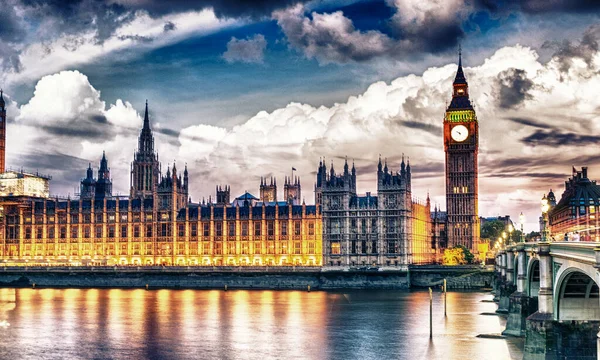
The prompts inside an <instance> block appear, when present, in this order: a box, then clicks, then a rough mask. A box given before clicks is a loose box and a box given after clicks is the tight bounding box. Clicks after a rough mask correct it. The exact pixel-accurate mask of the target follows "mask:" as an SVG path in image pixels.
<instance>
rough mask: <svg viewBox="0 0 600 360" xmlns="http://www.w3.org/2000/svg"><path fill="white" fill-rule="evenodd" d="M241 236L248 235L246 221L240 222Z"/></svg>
mask: <svg viewBox="0 0 600 360" xmlns="http://www.w3.org/2000/svg"><path fill="white" fill-rule="evenodd" d="M242 236H248V222H247V221H243V222H242Z"/></svg>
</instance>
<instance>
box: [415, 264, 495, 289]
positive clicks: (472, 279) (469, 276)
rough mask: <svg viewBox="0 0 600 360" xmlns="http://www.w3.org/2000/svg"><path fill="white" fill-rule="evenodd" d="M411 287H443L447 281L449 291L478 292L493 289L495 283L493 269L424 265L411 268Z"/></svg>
mask: <svg viewBox="0 0 600 360" xmlns="http://www.w3.org/2000/svg"><path fill="white" fill-rule="evenodd" d="M409 272H410V285H411V287H436V286H441V285H442V284H443V283H444V279H446V286H447V287H448V289H449V290H476V289H484V288H485V289H487V288H491V287H492V284H493V281H494V276H495V275H494V270H493V267H481V266H478V265H472V266H469V265H465V266H443V265H423V266H411V267H410V268H409Z"/></svg>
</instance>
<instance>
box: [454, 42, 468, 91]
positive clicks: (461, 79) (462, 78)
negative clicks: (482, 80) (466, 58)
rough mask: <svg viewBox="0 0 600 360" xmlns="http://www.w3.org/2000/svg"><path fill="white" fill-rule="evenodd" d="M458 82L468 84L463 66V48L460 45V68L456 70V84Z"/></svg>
mask: <svg viewBox="0 0 600 360" xmlns="http://www.w3.org/2000/svg"><path fill="white" fill-rule="evenodd" d="M458 84H465V85H466V84H467V79H466V78H465V73H464V72H463V68H462V49H461V47H460V46H459V47H458V70H457V71H456V77H455V78H454V85H458Z"/></svg>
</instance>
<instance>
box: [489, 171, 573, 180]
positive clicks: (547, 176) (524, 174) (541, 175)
mask: <svg viewBox="0 0 600 360" xmlns="http://www.w3.org/2000/svg"><path fill="white" fill-rule="evenodd" d="M481 176H482V177H487V178H529V179H544V180H562V179H564V178H565V174H563V173H545V172H530V171H518V172H517V171H513V172H506V171H504V172H496V173H486V174H481Z"/></svg>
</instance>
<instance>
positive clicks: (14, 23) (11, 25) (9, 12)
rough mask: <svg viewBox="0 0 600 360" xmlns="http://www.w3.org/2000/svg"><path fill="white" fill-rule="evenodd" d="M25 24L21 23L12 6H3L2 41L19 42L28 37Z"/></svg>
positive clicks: (0, 30) (0, 24) (0, 28)
mask: <svg viewBox="0 0 600 360" xmlns="http://www.w3.org/2000/svg"><path fill="white" fill-rule="evenodd" d="M26 34H27V33H26V31H25V27H24V24H23V23H21V22H19V17H18V16H17V13H16V12H15V9H14V8H13V7H12V6H2V9H1V11H0V40H2V41H5V42H9V43H12V42H19V41H21V40H23V38H24V37H25V35H26Z"/></svg>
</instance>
